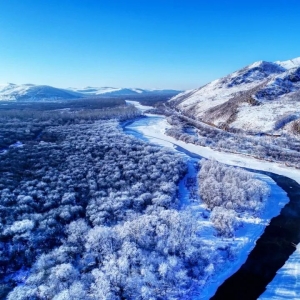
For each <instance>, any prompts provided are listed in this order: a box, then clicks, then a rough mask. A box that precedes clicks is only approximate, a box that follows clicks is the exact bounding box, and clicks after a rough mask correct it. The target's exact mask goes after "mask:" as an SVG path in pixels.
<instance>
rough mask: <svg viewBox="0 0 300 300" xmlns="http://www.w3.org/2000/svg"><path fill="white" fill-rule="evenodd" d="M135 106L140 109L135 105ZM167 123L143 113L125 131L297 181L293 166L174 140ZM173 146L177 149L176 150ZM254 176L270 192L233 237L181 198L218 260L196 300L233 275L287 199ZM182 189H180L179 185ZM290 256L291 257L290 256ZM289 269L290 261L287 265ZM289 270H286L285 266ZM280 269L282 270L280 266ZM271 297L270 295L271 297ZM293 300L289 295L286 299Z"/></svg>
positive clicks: (195, 204)
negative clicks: (257, 212)
mask: <svg viewBox="0 0 300 300" xmlns="http://www.w3.org/2000/svg"><path fill="white" fill-rule="evenodd" d="M137 107H138V108H142V109H144V108H143V107H141V106H140V105H137ZM169 126H170V125H169V124H168V122H167V121H166V119H165V118H164V117H161V116H157V115H151V114H146V118H141V119H137V120H136V121H135V122H133V123H132V124H130V125H128V126H126V129H125V131H128V133H129V134H133V135H135V136H136V137H138V138H144V139H145V138H146V139H147V140H148V141H150V142H152V143H155V144H159V145H161V146H163V147H168V148H173V149H176V148H177V147H178V148H179V147H180V148H181V150H182V149H184V150H186V151H187V153H190V154H196V155H199V156H201V157H204V158H213V159H215V160H217V161H219V162H222V163H225V164H228V165H234V166H239V167H244V168H250V169H254V170H261V171H267V172H272V173H276V174H279V175H284V176H287V177H290V178H292V179H294V180H295V181H297V182H298V183H300V174H299V173H300V172H299V171H298V170H296V169H292V168H288V167H285V166H282V165H280V164H277V163H271V162H265V161H261V160H257V159H254V158H251V157H246V156H243V155H237V154H230V153H222V152H219V151H216V150H212V149H210V148H207V147H201V146H197V145H194V144H186V143H185V142H183V141H178V140H176V139H174V138H172V137H170V136H167V135H166V134H165V130H166V129H167V128H168V127H169ZM178 148H177V150H178ZM197 160H199V159H197V158H193V159H190V166H189V174H188V175H187V176H194V174H193V172H195V171H194V168H193V164H194V163H195V161H197ZM256 176H257V177H258V178H259V179H261V180H263V181H265V182H267V183H268V185H269V186H270V187H271V195H270V197H269V199H268V201H267V203H266V205H265V207H264V208H263V210H262V212H261V214H260V215H259V216H256V217H254V216H250V215H244V216H242V217H241V220H240V221H241V223H242V224H243V225H242V226H241V227H240V228H239V229H238V230H237V232H236V235H235V237H234V238H220V237H217V236H216V234H215V231H214V229H213V228H212V224H211V222H210V221H209V218H208V216H209V215H208V211H207V210H206V208H205V206H204V204H203V203H201V202H197V201H190V200H189V199H188V197H184V196H183V198H182V199H181V200H182V201H183V203H184V205H183V209H186V208H187V207H188V209H190V210H191V211H192V212H193V215H194V216H196V217H197V219H198V220H199V222H200V223H201V225H202V228H203V230H202V232H201V233H200V235H201V236H202V237H203V240H205V243H206V244H207V245H210V249H211V251H210V253H207V256H208V259H209V260H210V261H214V260H220V262H222V263H221V265H219V267H218V269H213V266H211V267H212V270H211V274H212V275H211V276H210V277H209V278H207V281H206V282H205V283H203V286H202V287H201V292H200V293H199V294H200V295H201V296H199V297H198V299H209V298H210V297H211V296H213V295H214V293H215V291H216V289H217V288H218V286H220V284H221V283H222V282H223V281H224V280H225V279H226V278H228V277H230V276H231V275H232V274H234V273H235V272H236V271H237V270H238V269H239V267H240V266H241V265H242V264H243V263H244V262H245V260H246V258H247V256H248V254H249V253H250V251H251V250H252V249H253V247H254V246H255V243H256V240H257V239H258V238H259V236H260V235H261V234H262V232H263V231H264V229H265V227H266V225H268V223H269V221H270V220H271V219H272V218H273V217H274V216H276V215H278V214H279V213H280V210H281V208H282V207H283V206H284V205H285V204H286V203H287V202H288V197H287V195H286V193H285V192H284V191H283V190H282V189H281V188H279V187H278V186H277V185H276V183H275V182H274V181H273V180H272V179H271V178H269V177H268V176H265V175H262V174H256ZM181 190H182V191H183V192H187V191H184V188H183V187H182V186H181ZM228 248H230V249H231V253H232V257H230V259H229V258H226V259H224V257H223V260H222V252H223V254H224V249H228ZM291 259H292V258H291ZM289 268H291V264H289ZM295 268H296V269H295V270H294V271H293V272H294V273H295V272H297V270H298V268H297V265H296V266H295ZM289 270H290V269H289ZM283 272H284V269H283ZM262 299H271V298H270V297H267V298H266V297H265V298H262ZM272 299H273V298H272ZM288 299H293V298H288Z"/></svg>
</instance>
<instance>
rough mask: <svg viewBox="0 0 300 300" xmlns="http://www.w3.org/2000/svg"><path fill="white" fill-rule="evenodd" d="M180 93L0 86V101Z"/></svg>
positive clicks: (135, 89)
mask: <svg viewBox="0 0 300 300" xmlns="http://www.w3.org/2000/svg"><path fill="white" fill-rule="evenodd" d="M179 92H181V91H177V90H164V89H162V90H159V89H152V90H150V89H149V90H147V89H139V88H113V87H91V86H88V87H85V88H82V89H80V88H66V89H63V88H55V87H52V86H49V85H35V84H19V85H18V84H14V83H6V84H0V101H1V100H2V101H55V100H72V99H76V98H86V97H93V96H108V97H111V96H114V97H118V96H135V95H169V96H170V97H172V96H174V95H177V94H178V93H179Z"/></svg>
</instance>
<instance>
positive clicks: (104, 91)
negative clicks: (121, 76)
mask: <svg viewBox="0 0 300 300" xmlns="http://www.w3.org/2000/svg"><path fill="white" fill-rule="evenodd" d="M68 90H70V91H74V92H78V93H81V94H84V95H89V96H94V95H108V96H127V95H128V96H133V95H165V94H167V95H171V96H174V95H177V94H178V93H180V92H181V91H177V90H158V89H152V90H149V89H148V90H146V89H139V88H115V87H91V86H88V87H85V88H68Z"/></svg>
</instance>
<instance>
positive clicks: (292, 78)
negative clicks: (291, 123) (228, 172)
mask: <svg viewBox="0 0 300 300" xmlns="http://www.w3.org/2000/svg"><path fill="white" fill-rule="evenodd" d="M170 104H171V105H172V106H175V107H176V108H177V109H179V110H180V111H182V112H183V113H184V114H186V115H189V116H191V117H194V118H196V119H198V120H202V121H205V122H208V123H212V124H214V125H216V126H219V127H221V128H228V127H229V128H236V129H243V130H250V131H254V132H273V131H274V128H276V124H278V122H280V120H281V119H287V118H288V117H289V116H290V117H291V119H295V118H299V117H300V57H299V58H296V59H293V60H288V61H282V62H279V61H278V62H275V63H271V62H265V61H259V62H255V63H253V64H251V65H249V66H247V67H245V68H243V69H241V70H238V71H236V72H234V73H232V74H230V75H228V76H225V77H223V78H220V79H217V80H215V81H212V82H211V83H209V84H207V85H205V86H202V87H200V88H198V89H195V90H190V91H187V92H183V93H181V94H179V95H177V96H175V97H173V98H172V99H171V100H170ZM277 127H278V126H277ZM276 130H278V128H277V129H276Z"/></svg>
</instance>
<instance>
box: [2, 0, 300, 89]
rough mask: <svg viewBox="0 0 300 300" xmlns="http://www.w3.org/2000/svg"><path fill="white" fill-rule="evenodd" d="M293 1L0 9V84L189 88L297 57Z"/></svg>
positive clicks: (78, 0)
mask: <svg viewBox="0 0 300 300" xmlns="http://www.w3.org/2000/svg"><path fill="white" fill-rule="evenodd" d="M299 29H300V1H299V0H282V1H276V0H273V1H269V0H260V1H257V0H240V1H230V0H224V1H217V0H206V1H202V0H198V1H196V0H193V1H191V0H173V1H171V0H159V1H158V0H147V1H146V0H135V1H134V0H123V1H121V0H119V1H116V0H107V1H101V0H99V1H96V0H2V1H0V83H5V82H13V83H36V84H49V85H53V86H57V87H68V86H74V87H83V86H87V85H91V86H116V87H142V88H155V87H156V88H175V89H191V88H195V87H199V86H201V85H202V84H205V83H207V82H209V81H211V80H213V79H216V78H219V77H221V76H224V75H226V74H228V73H230V72H232V71H234V70H236V69H239V68H241V67H243V66H245V65H247V64H250V63H252V62H254V61H257V60H267V61H275V60H286V59H290V58H295V57H298V56H300V34H299Z"/></svg>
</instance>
